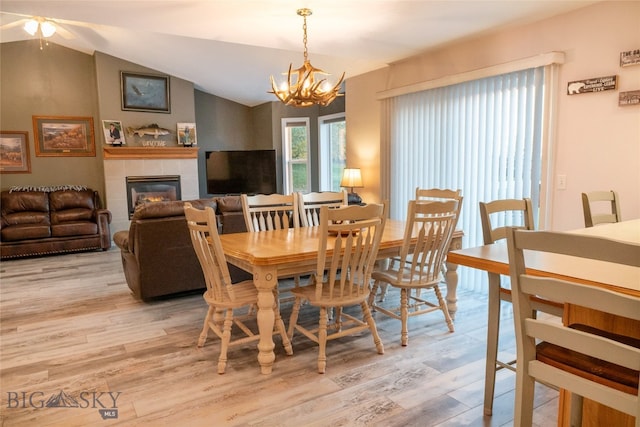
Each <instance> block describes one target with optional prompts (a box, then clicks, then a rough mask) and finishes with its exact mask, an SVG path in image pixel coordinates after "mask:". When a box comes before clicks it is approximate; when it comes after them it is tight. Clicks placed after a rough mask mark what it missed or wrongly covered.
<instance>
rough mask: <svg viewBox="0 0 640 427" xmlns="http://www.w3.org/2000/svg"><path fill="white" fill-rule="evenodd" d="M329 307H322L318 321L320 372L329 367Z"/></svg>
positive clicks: (322, 372)
mask: <svg viewBox="0 0 640 427" xmlns="http://www.w3.org/2000/svg"><path fill="white" fill-rule="evenodd" d="M328 321H329V320H328V318H327V308H326V307H320V322H319V323H318V346H319V348H318V373H320V374H324V373H325V370H326V369H327V323H328Z"/></svg>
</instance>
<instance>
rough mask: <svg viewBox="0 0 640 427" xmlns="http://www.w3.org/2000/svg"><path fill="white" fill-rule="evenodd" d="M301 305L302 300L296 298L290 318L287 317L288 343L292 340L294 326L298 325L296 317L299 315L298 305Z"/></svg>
mask: <svg viewBox="0 0 640 427" xmlns="http://www.w3.org/2000/svg"><path fill="white" fill-rule="evenodd" d="M301 303H302V299H301V298H299V297H296V299H295V301H294V303H293V308H292V309H291V317H289V332H287V335H288V336H289V341H291V340H292V339H293V333H294V332H295V330H296V324H297V323H298V315H299V314H300V304H301Z"/></svg>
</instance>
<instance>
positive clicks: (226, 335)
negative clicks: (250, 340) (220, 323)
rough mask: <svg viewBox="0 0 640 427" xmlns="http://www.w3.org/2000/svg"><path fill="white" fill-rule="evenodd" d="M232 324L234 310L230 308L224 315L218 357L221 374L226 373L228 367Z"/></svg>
mask: <svg viewBox="0 0 640 427" xmlns="http://www.w3.org/2000/svg"><path fill="white" fill-rule="evenodd" d="M231 326H233V310H232V309H230V308H228V309H227V312H226V315H225V316H224V327H223V330H222V339H221V343H220V357H219V358H218V373H219V374H224V371H225V368H226V367H227V351H228V350H229V342H231Z"/></svg>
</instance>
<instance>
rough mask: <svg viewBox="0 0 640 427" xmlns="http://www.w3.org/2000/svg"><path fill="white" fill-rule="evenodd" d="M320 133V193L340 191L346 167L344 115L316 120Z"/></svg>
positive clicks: (333, 115)
mask: <svg viewBox="0 0 640 427" xmlns="http://www.w3.org/2000/svg"><path fill="white" fill-rule="evenodd" d="M318 129H319V133H320V138H319V140H320V149H319V156H320V191H340V190H341V188H340V179H341V178H342V171H343V170H344V168H345V167H346V166H347V122H346V121H345V115H344V113H338V114H331V115H327V116H322V117H320V118H318Z"/></svg>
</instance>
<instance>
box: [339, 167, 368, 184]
mask: <svg viewBox="0 0 640 427" xmlns="http://www.w3.org/2000/svg"><path fill="white" fill-rule="evenodd" d="M340 186H341V187H350V188H359V187H364V185H362V175H361V174H360V169H358V168H346V169H345V170H344V172H343V173H342V181H340Z"/></svg>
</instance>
